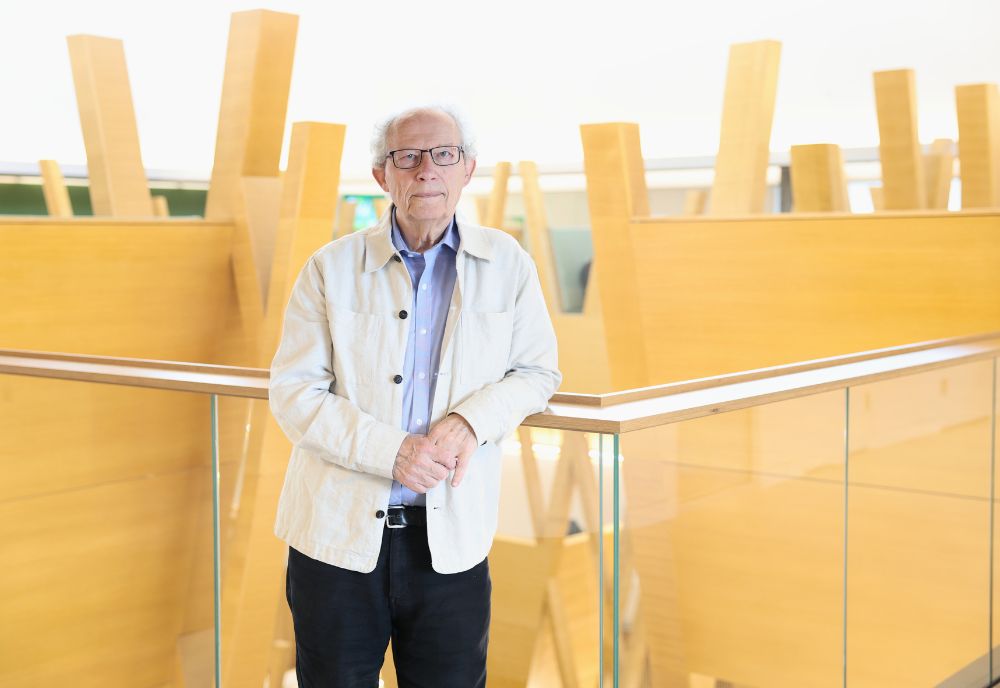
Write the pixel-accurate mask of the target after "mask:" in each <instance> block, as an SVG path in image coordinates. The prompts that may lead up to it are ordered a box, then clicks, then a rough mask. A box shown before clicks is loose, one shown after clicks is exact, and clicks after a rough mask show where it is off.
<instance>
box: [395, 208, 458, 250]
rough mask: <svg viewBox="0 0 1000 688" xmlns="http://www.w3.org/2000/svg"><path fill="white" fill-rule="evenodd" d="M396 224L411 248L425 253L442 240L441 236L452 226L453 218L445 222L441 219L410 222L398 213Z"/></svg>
mask: <svg viewBox="0 0 1000 688" xmlns="http://www.w3.org/2000/svg"><path fill="white" fill-rule="evenodd" d="M396 225H397V226H398V227H399V232H400V234H402V235H403V240H404V241H405V242H406V245H407V246H409V247H410V250H411V251H416V252H417V253H423V252H424V251H427V250H429V249H431V248H432V247H433V246H434V244H436V243H437V242H439V241H441V237H443V236H444V233H445V232H446V231H447V230H448V227H450V226H451V219H450V218H449V219H448V221H447V222H445V223H444V224H441V222H440V220H435V221H428V222H412V223H410V222H405V221H404V220H403V218H401V217H399V216H398V215H397V216H396Z"/></svg>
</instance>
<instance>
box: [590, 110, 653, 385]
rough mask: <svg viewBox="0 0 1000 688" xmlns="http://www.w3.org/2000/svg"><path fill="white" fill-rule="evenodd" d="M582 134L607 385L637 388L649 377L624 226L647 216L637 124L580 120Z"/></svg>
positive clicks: (647, 204) (646, 198) (630, 253)
mask: <svg viewBox="0 0 1000 688" xmlns="http://www.w3.org/2000/svg"><path fill="white" fill-rule="evenodd" d="M580 136H581V138H582V139H583V159H584V171H585V173H586V175H587V204H588V206H589V209H590V222H591V239H592V241H593V244H594V261H593V264H592V266H591V269H590V275H591V282H593V281H594V280H595V279H596V281H597V285H598V288H599V289H600V292H601V293H600V297H599V298H600V301H599V303H600V313H601V319H602V321H603V326H604V332H605V341H606V342H607V355H608V358H609V360H610V361H612V362H613V364H612V365H611V367H610V372H611V375H610V377H611V383H612V385H613V387H614V388H615V389H628V388H631V387H641V386H642V385H644V384H645V383H646V382H645V381H646V380H647V379H648V376H647V372H646V366H645V353H644V348H645V339H644V338H643V332H642V328H641V321H640V320H639V317H638V311H637V303H636V300H635V298H634V294H635V290H636V284H635V281H634V276H633V274H632V270H631V267H630V266H631V264H632V261H633V258H632V253H633V246H632V239H631V236H630V234H629V230H628V220H629V218H632V217H643V216H646V215H649V194H648V192H647V190H646V177H645V170H644V168H643V160H642V150H641V148H640V145H639V126H638V125H636V124H627V123H613V124H584V125H581V127H580ZM588 291H592V290H588ZM585 308H586V306H585Z"/></svg>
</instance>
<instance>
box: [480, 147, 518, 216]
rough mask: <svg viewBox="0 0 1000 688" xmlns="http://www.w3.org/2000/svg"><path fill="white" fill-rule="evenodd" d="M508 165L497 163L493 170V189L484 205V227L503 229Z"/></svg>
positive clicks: (508, 173)
mask: <svg viewBox="0 0 1000 688" xmlns="http://www.w3.org/2000/svg"><path fill="white" fill-rule="evenodd" d="M510 167H511V165H510V163H509V162H498V163H497V164H496V167H494V168H493V188H492V189H491V190H490V196H489V200H488V201H487V203H486V214H485V215H484V216H483V222H482V224H483V225H484V226H486V227H496V228H497V229H499V228H501V227H503V217H504V210H505V208H506V207H507V183H508V181H509V180H510Z"/></svg>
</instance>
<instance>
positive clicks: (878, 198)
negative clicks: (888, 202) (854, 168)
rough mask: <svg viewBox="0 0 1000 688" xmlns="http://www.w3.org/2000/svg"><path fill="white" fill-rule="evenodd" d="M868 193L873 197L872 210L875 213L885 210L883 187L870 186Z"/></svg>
mask: <svg viewBox="0 0 1000 688" xmlns="http://www.w3.org/2000/svg"><path fill="white" fill-rule="evenodd" d="M868 192H869V193H870V194H871V197H872V209H873V210H874V211H875V212H880V211H882V210H885V194H884V193H883V192H882V187H881V186H870V187H868Z"/></svg>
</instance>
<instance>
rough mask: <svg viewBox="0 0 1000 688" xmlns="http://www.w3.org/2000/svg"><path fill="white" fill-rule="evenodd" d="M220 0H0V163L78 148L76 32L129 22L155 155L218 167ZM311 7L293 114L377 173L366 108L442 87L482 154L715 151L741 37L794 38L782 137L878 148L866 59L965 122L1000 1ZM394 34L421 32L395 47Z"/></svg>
mask: <svg viewBox="0 0 1000 688" xmlns="http://www.w3.org/2000/svg"><path fill="white" fill-rule="evenodd" d="M259 6H260V5H252V4H247V3H245V2H233V1H225V0H217V1H216V0H211V1H209V0H199V1H197V2H196V1H194V0H168V1H167V2H160V3H149V2H136V1H135V0H131V1H128V2H122V1H112V0H105V1H99V0H90V1H88V2H80V1H79V0H77V1H75V2H54V1H50V2H45V1H40V0H36V1H35V2H31V3H23V2H18V3H14V2H6V3H3V4H2V5H0V65H3V67H2V70H0V93H2V94H3V96H4V97H3V103H2V107H0V161H12V162H30V161H34V160H38V159H39V158H54V159H56V160H59V161H60V162H62V163H65V164H74V163H82V162H84V161H85V157H84V151H83V143H82V140H81V137H80V129H79V122H78V119H77V113H76V105H75V100H74V93H73V84H72V79H71V75H70V69H69V60H68V57H67V50H66V43H65V36H67V35H69V34H73V33H93V34H98V35H104V36H113V37H116V38H122V39H124V41H125V51H126V57H127V60H128V67H129V74H130V79H131V82H132V92H133V98H134V101H135V107H136V112H137V117H138V120H139V135H140V138H141V142H142V151H143V161H144V163H145V165H146V167H148V168H156V169H167V170H178V171H185V172H189V173H190V174H191V175H192V176H194V177H205V176H207V174H208V171H209V170H210V168H211V164H212V154H213V150H214V137H215V127H216V121H217V117H218V107H219V94H220V91H221V83H222V70H223V61H224V57H225V49H226V35H227V31H228V26H229V14H230V13H231V12H233V11H236V10H241V9H254V8H256V7H259ZM267 8H268V9H274V10H280V11H287V12H293V13H295V14H298V15H299V16H300V27H299V36H298V44H297V52H296V64H295V73H294V77H293V80H292V88H291V96H290V105H289V117H288V123H289V126H290V123H291V122H292V121H298V120H321V121H332V122H342V123H345V124H347V125H348V138H347V142H346V150H345V155H344V164H343V176H344V177H345V179H348V180H349V179H358V178H362V177H365V176H366V175H367V174H368V151H367V148H368V136H369V134H370V132H371V127H372V124H373V122H374V121H375V120H376V119H378V118H379V117H381V116H382V115H384V114H385V113H386V112H388V111H392V110H394V109H397V108H398V107H400V106H403V105H408V104H414V103H421V102H427V101H442V100H443V101H447V102H451V103H455V104H457V105H458V106H460V107H461V108H462V109H463V110H464V112H465V113H466V114H467V116H468V118H469V119H470V120H471V122H472V124H473V126H474V129H475V131H476V133H477V134H478V140H479V148H480V160H481V162H482V163H483V164H486V165H489V164H492V163H493V162H495V161H497V160H519V159H534V160H537V161H539V162H542V163H564V162H568V163H572V162H575V161H579V160H581V158H582V153H581V150H580V142H579V133H578V129H577V125H579V124H580V123H582V122H598V121H611V120H626V121H635V122H638V123H639V124H640V125H641V126H642V140H643V150H644V154H645V155H646V156H647V157H650V158H667V157H674V156H687V155H711V154H714V152H715V148H716V146H717V143H718V128H719V121H720V109H721V101H722V91H723V84H724V78H725V66H726V57H727V47H728V45H729V44H730V43H733V42H740V41H747V40H757V39H763V38H774V39H778V40H780V41H782V43H783V49H782V66H781V76H780V79H779V85H778V103H777V113H776V116H775V122H774V132H773V136H772V141H771V147H772V149H773V150H787V148H788V147H789V146H790V145H792V144H796V143H817V142H832V143H838V144H840V145H841V146H844V147H857V146H873V145H875V144H877V141H878V133H877V128H876V120H875V108H874V100H873V95H872V80H871V72H872V71H874V70H879V69H893V68H899V67H912V68H914V69H916V71H917V89H918V98H919V105H920V133H921V138H922V139H923V140H925V141H930V140H931V139H933V138H937V137H955V136H956V135H957V125H956V121H955V106H954V92H953V88H954V86H955V84H958V83H970V82H979V81H994V82H997V81H1000V1H998V0H951V1H950V2H948V3H945V2H944V0H938V1H937V2H927V1H925V0H837V1H835V2H829V1H825V0H765V1H762V2H746V1H736V0H727V1H722V0H715V1H713V0H684V1H683V2H677V1H674V0H667V1H666V2H650V1H649V0H642V1H639V0H614V1H613V2H607V1H606V2H601V3H591V2H585V1H584V2H581V1H577V2H561V1H559V2H555V1H551V0H549V1H546V0H530V1H528V0H507V1H506V2H502V3H501V2H490V3H484V2H476V1H475V0H425V2H422V3H421V2H401V1H399V0H383V1H382V2H379V3H370V2H347V3H344V2H318V1H317V2H291V1H279V0H273V1H272V2H270V3H268V4H267ZM400 36H412V37H413V39H412V43H413V47H411V48H405V49H404V48H394V47H393V45H394V41H395V40H396V39H397V38H398V37H400Z"/></svg>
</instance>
